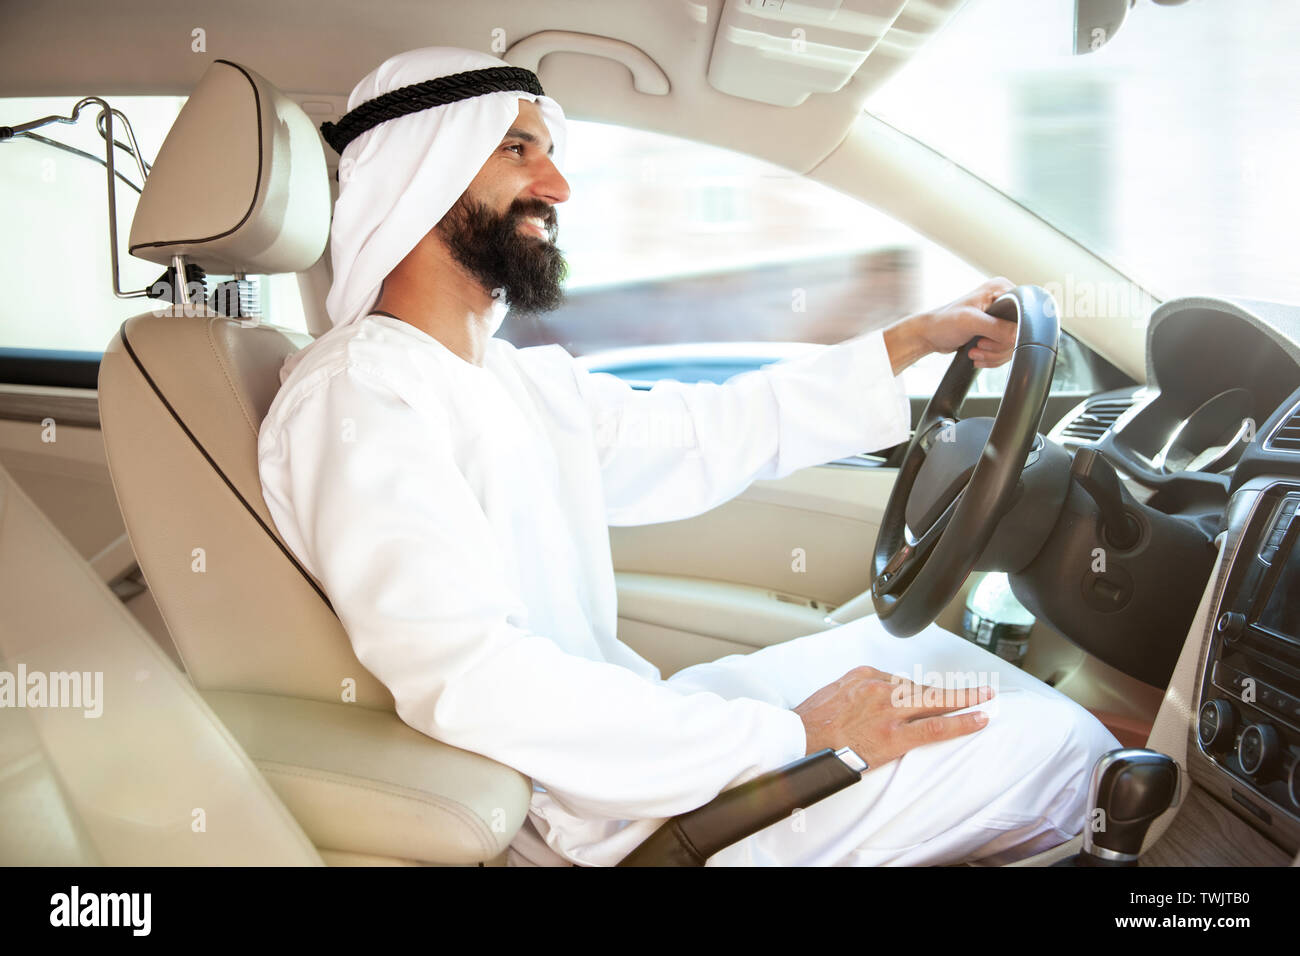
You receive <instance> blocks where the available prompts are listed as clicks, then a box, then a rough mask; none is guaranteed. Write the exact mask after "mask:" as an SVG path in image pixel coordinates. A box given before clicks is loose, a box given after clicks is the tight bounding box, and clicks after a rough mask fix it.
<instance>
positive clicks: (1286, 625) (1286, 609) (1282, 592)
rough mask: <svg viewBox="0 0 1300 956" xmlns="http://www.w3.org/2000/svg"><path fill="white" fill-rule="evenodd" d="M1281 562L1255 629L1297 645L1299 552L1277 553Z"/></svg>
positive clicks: (1299, 629)
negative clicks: (1270, 632) (1268, 632)
mask: <svg viewBox="0 0 1300 956" xmlns="http://www.w3.org/2000/svg"><path fill="white" fill-rule="evenodd" d="M1277 560H1281V561H1284V562H1285V563H1284V564H1283V565H1282V570H1281V573H1280V574H1278V576H1277V579H1276V580H1275V581H1274V582H1273V587H1272V590H1270V591H1269V594H1268V599H1267V600H1266V601H1265V602H1264V609H1263V610H1262V611H1260V612H1259V618H1258V620H1257V621H1256V626H1258V627H1261V628H1263V629H1264V630H1266V631H1272V632H1273V633H1274V634H1276V635H1277V636H1278V637H1285V638H1286V639H1288V640H1290V641H1292V642H1294V643H1296V644H1300V549H1297V548H1296V547H1294V546H1292V547H1290V548H1288V549H1287V550H1286V551H1283V552H1280V553H1279V554H1278V558H1277Z"/></svg>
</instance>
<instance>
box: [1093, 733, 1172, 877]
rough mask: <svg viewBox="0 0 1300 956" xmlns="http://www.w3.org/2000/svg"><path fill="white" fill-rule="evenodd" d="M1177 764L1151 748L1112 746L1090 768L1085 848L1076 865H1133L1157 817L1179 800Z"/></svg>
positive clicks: (1135, 863) (1135, 864)
mask: <svg viewBox="0 0 1300 956" xmlns="http://www.w3.org/2000/svg"><path fill="white" fill-rule="evenodd" d="M1178 792H1179V780H1178V764H1176V763H1174V760H1173V758H1172V757H1169V756H1167V755H1165V754H1162V753H1158V752H1157V751H1155V750H1143V749H1125V750H1112V751H1111V752H1110V753H1108V754H1103V755H1102V757H1101V758H1100V759H1099V760H1098V761H1097V764H1096V766H1094V767H1093V769H1092V783H1091V784H1090V785H1089V787H1088V804H1089V808H1090V809H1089V814H1088V820H1087V821H1086V822H1085V824H1084V829H1083V851H1082V852H1081V853H1080V854H1079V856H1078V859H1077V860H1075V861H1074V865H1075V866H1137V860H1138V854H1139V853H1141V852H1142V841H1143V840H1144V839H1146V835H1147V830H1148V829H1149V828H1150V826H1151V823H1152V821H1153V820H1155V818H1156V817H1158V816H1160V814H1162V813H1164V812H1165V811H1166V810H1168V809H1169V808H1170V807H1171V806H1173V805H1174V804H1175V803H1176V802H1177V801H1178Z"/></svg>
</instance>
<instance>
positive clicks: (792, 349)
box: [499, 121, 1086, 395]
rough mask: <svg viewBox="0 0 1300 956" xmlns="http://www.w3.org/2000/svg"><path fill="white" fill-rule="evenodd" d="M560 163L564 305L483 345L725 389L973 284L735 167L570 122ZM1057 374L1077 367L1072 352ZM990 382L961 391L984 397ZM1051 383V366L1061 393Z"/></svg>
mask: <svg viewBox="0 0 1300 956" xmlns="http://www.w3.org/2000/svg"><path fill="white" fill-rule="evenodd" d="M566 153H567V157H568V160H567V163H566V168H565V170H564V174H565V177H566V178H567V179H568V181H569V185H570V187H571V190H572V194H571V196H570V199H569V200H568V201H567V202H566V203H564V204H563V205H562V206H560V207H559V208H558V210H557V215H558V222H559V232H558V245H559V247H560V248H561V249H562V250H563V252H564V254H565V258H566V260H567V261H568V264H569V274H568V277H567V280H566V284H565V301H564V303H563V304H562V305H561V307H560V308H559V309H557V310H556V311H555V312H551V313H545V314H543V315H540V316H525V317H518V318H516V317H510V318H507V320H506V324H505V325H504V326H503V328H502V330H501V332H500V333H499V334H500V335H501V336H503V337H504V338H507V339H509V340H510V341H511V342H513V343H514V344H515V345H517V346H520V347H523V346H529V345H543V344H550V343H559V344H560V345H562V346H564V348H565V349H567V350H568V351H569V352H570V353H572V354H573V355H575V356H577V357H578V358H579V359H580V360H581V361H582V362H583V364H584V365H586V366H587V367H589V368H592V369H594V370H600V371H609V372H613V373H614V374H617V375H620V376H621V377H623V378H625V379H628V380H629V381H632V382H633V383H634V384H636V385H639V386H642V387H649V385H650V384H651V383H653V382H654V381H656V380H658V379H663V378H673V379H678V380H681V381H700V380H708V381H725V380H726V379H727V378H729V377H730V376H732V375H734V374H737V373H739V372H743V371H746V370H748V369H751V368H756V367H758V366H760V365H764V364H767V363H769V362H773V361H779V360H780V359H782V358H786V357H789V356H791V355H795V354H798V353H799V352H800V351H802V350H805V349H807V348H811V347H815V346H817V345H829V344H834V343H836V342H840V341H843V340H844V339H847V338H850V337H852V336H854V335H857V334H859V333H861V332H865V331H870V330H872V329H876V328H882V327H884V326H887V325H890V324H892V323H893V322H895V321H897V320H898V319H900V318H902V317H904V316H906V315H908V314H910V313H913V312H917V311H919V310H921V309H924V308H928V307H933V306H936V305H940V304H942V303H945V302H949V301H951V300H952V299H954V298H957V297H958V296H960V295H962V294H964V293H965V292H968V291H969V290H970V289H972V288H974V287H975V286H976V285H978V284H979V283H980V282H981V281H983V279H984V278H985V276H983V275H982V274H981V273H979V272H977V271H976V270H975V269H973V268H971V267H970V266H969V265H967V264H966V263H965V262H963V261H962V260H960V259H958V258H957V257H955V256H953V255H952V254H951V253H949V252H947V251H946V250H944V249H942V248H941V247H939V246H937V245H936V244H934V243H933V242H930V241H928V240H926V239H925V238H923V237H922V236H920V235H918V234H917V233H916V232H914V231H913V230H911V229H910V228H908V227H906V226H904V225H902V224H901V223H899V222H897V221H895V220H893V219H891V218H890V217H888V216H886V215H884V214H882V213H880V212H878V211H877V210H875V209H873V208H871V207H870V206H867V205H866V204H864V203H861V202H859V201H858V200H856V199H853V198H851V197H849V196H846V195H844V194H843V193H840V192H838V191H836V190H833V189H831V188H829V187H827V186H823V185H822V184H820V183H816V182H813V181H812V180H809V179H806V178H804V177H802V176H800V175H798V174H796V173H792V172H790V171H789V170H785V169H782V168H780V167H777V166H773V165H771V164H768V163H765V162H762V161H760V160H756V159H753V158H751V157H747V156H742V155H740V154H737V153H732V152H730V151H727V150H723V149H719V148H717V147H712V146H706V145H701V144H698V143H692V142H688V141H686V140H680V139H676V138H673V137H669V136H664V135H661V134H657V133H652V132H646V131H641V130H633V129H628V128H625V127H619V126H612V125H606V124H601V123H590V122H579V121H571V122H570V123H569V143H568V147H567V150H566ZM1071 354H1074V353H1071ZM948 360H949V359H948V357H947V356H931V357H930V360H929V361H927V362H922V363H918V365H916V366H914V367H913V368H912V369H909V370H907V372H906V373H905V379H904V380H905V382H906V383H907V384H908V386H909V390H910V391H913V392H914V393H915V394H918V395H921V394H924V395H929V394H931V393H932V392H933V390H934V386H935V385H937V384H938V381H939V377H940V376H941V375H942V373H943V370H944V369H945V368H947V364H948ZM1065 364H1067V363H1062V365H1065ZM1069 364H1070V367H1071V369H1073V368H1075V366H1076V365H1077V367H1078V368H1079V369H1083V370H1084V371H1086V363H1085V362H1083V361H1082V354H1081V353H1079V354H1078V355H1077V356H1076V357H1075V360H1073V361H1072V363H1069ZM998 373H1003V374H1004V373H1005V370H1004V369H998V370H990V372H988V373H984V374H982V375H981V376H980V379H979V380H978V382H977V385H976V389H977V390H988V391H990V392H1000V390H1001V387H1002V383H1001V382H1000V381H997V380H996V375H997V374H998ZM1070 375H1074V376H1075V377H1077V375H1076V373H1075V372H1073V371H1072V372H1070ZM1066 377H1067V376H1066V373H1065V370H1064V369H1063V368H1059V367H1058V379H1059V380H1060V381H1061V383H1062V385H1064V383H1065V381H1066ZM1070 387H1074V384H1073V381H1071V385H1070ZM1080 387H1084V388H1086V385H1083V386H1080Z"/></svg>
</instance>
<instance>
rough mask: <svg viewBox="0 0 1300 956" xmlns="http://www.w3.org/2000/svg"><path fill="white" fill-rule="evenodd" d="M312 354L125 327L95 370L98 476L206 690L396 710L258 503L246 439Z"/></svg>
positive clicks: (153, 322)
mask: <svg viewBox="0 0 1300 956" xmlns="http://www.w3.org/2000/svg"><path fill="white" fill-rule="evenodd" d="M309 341H310V338H309V337H308V336H306V335H302V334H299V333H293V332H288V331H286V330H283V329H279V328H275V327H273V326H259V325H254V326H248V327H246V326H245V325H243V324H241V321H240V320H238V319H230V318H225V317H222V316H219V315H215V314H204V315H199V316H170V315H163V316H155V315H141V316H136V317H135V318H133V319H129V320H127V322H125V323H124V324H123V326H122V328H121V330H120V331H119V333H118V335H117V336H116V337H115V338H114V340H113V341H112V343H111V344H110V345H109V347H108V349H107V350H106V351H105V353H104V359H103V363H102V365H101V367H100V378H99V402H100V420H101V422H102V427H103V432H104V442H105V447H106V450H107V456H108V465H109V470H110V471H111V473H112V476H113V486H114V488H115V489H116V491H117V496H118V502H119V504H120V506H121V508H122V516H123V520H124V521H125V523H126V527H127V530H128V532H129V533H130V537H131V543H132V546H133V547H134V548H135V552H136V557H137V560H138V561H139V562H140V567H141V569H142V570H143V571H144V576H145V580H146V581H147V582H148V584H149V587H150V590H151V591H152V592H153V596H154V599H155V600H156V601H157V602H158V607H159V610H160V612H161V614H162V617H163V620H164V621H165V622H166V624H167V628H168V630H169V631H170V632H171V635H172V639H173V640H174V641H175V643H176V648H177V651H178V652H179V653H180V656H181V659H182V660H183V661H184V663H185V667H186V669H187V670H188V671H189V673H190V677H191V678H192V679H193V681H194V683H195V684H196V685H197V686H199V687H200V688H203V689H205V690H239V691H255V692H258V693H268V694H284V695H287V696H291V697H305V698H310V699H315V700H322V701H332V702H338V701H340V700H341V699H344V692H345V691H353V690H354V691H355V697H356V702H357V703H360V704H362V705H363V706H370V707H381V708H387V709H392V707H393V701H392V695H391V694H389V692H388V690H387V688H385V687H384V686H383V685H382V684H381V683H379V682H378V681H377V680H376V679H375V678H374V677H372V676H371V674H370V673H369V672H368V671H367V670H365V668H364V667H362V666H361V664H360V662H359V661H358V660H357V659H356V655H355V654H354V653H353V652H352V646H351V644H350V642H349V641H348V637H347V633H346V632H345V631H344V629H343V626H342V624H341V623H340V622H339V619H338V617H337V616H335V614H334V612H333V610H332V608H331V607H330V605H329V601H328V599H327V596H326V595H325V594H324V592H323V591H322V589H321V588H320V585H319V583H318V582H317V581H316V580H315V579H314V578H313V577H312V576H311V575H310V574H309V573H308V572H307V571H306V570H305V569H304V568H303V567H302V566H301V565H300V564H299V563H298V561H297V559H296V558H295V557H294V556H293V554H292V552H290V551H289V549H288V548H287V547H286V546H285V544H284V542H283V540H282V539H281V538H280V534H279V532H278V531H277V530H276V528H275V523H274V521H273V520H272V519H271V515H270V513H269V512H268V510H267V507H266V502H265V501H264V500H263V498H262V486H261V480H260V478H259V477H258V470H257V433H258V429H259V428H260V426H261V422H262V418H263V417H264V416H265V414H266V411H267V409H268V408H269V407H270V404H271V401H272V399H273V398H274V397H275V393H276V390H277V389H278V388H279V384H280V381H279V369H280V365H281V364H282V363H283V361H284V359H285V357H286V356H287V355H289V354H290V353H291V352H292V351H294V350H295V349H297V348H300V347H302V346H303V345H305V344H307V343H308V342H309Z"/></svg>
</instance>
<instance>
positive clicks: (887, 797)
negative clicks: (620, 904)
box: [669, 615, 1120, 866]
mask: <svg viewBox="0 0 1300 956" xmlns="http://www.w3.org/2000/svg"><path fill="white" fill-rule="evenodd" d="M863 664H866V665H869V666H871V667H875V668H877V669H878V670H882V671H886V672H889V673H894V674H899V675H901V676H903V677H906V678H908V679H910V680H913V681H916V682H918V683H926V684H941V685H943V686H945V687H963V686H971V687H974V686H979V685H980V684H989V685H991V686H993V687H994V688H995V689H996V691H997V694H996V696H995V697H994V698H992V699H991V700H989V701H987V702H985V703H984V704H981V705H979V707H978V708H977V709H979V710H985V711H988V713H989V722H988V724H986V725H985V726H984V727H983V729H981V730H977V731H976V732H974V733H973V734H970V735H967V736H964V737H958V738H956V739H954V740H946V741H941V742H939V743H933V744H926V745H924V746H921V747H917V748H915V749H913V750H911V751H908V752H907V753H906V754H904V755H903V756H902V757H901V758H900V759H898V760H895V761H893V762H892V763H888V764H885V765H883V766H881V767H878V768H876V769H874V770H870V771H868V772H867V773H866V774H864V775H863V777H862V779H861V780H860V781H858V782H857V783H855V784H853V785H852V786H850V787H847V788H846V789H844V790H841V791H840V792H839V793H836V794H834V795H833V796H831V797H828V798H827V799H825V800H822V801H821V802H819V803H815V804H813V805H812V806H810V807H807V808H806V809H804V810H803V811H802V812H800V813H796V814H795V815H794V816H792V817H790V818H789V819H786V820H783V821H781V822H780V823H776V824H773V825H772V826H770V827H768V828H767V829H765V830H762V831H760V832H759V833H756V834H754V835H753V836H751V837H749V838H748V839H745V840H742V841H741V842H739V843H737V844H734V845H732V846H730V847H728V848H727V849H725V850H723V851H722V852H721V853H718V854H716V855H715V856H713V857H711V858H710V859H709V865H710V866H831V865H839V866H884V865H895V866H908V865H924V864H942V863H958V862H962V861H979V862H980V863H984V864H989V865H994V864H1002V863H1009V862H1011V861H1013V860H1017V859H1021V858H1023V857H1026V856H1031V855H1033V854H1035V853H1039V852H1041V851H1043V850H1046V849H1049V848H1051V847H1053V846H1057V845H1059V844H1061V843H1064V842H1065V841H1067V840H1069V839H1070V838H1071V837H1073V836H1074V835H1076V834H1078V833H1079V832H1081V831H1082V829H1083V824H1084V818H1085V816H1086V813H1087V809H1088V808H1087V806H1086V803H1087V798H1088V781H1089V777H1090V774H1091V772H1092V767H1093V764H1094V763H1095V762H1096V760H1097V758H1098V757H1100V756H1101V755H1102V754H1104V753H1106V752H1107V751H1109V750H1114V749H1116V748H1117V747H1119V746H1120V744H1119V741H1117V740H1116V739H1115V737H1114V736H1113V735H1112V734H1111V733H1110V731H1108V730H1106V728H1105V727H1104V726H1102V724H1101V723H1100V722H1099V721H1098V720H1097V719H1096V718H1095V717H1093V716H1092V715H1091V714H1089V713H1088V712H1087V711H1086V710H1084V709H1083V708H1082V707H1080V706H1079V705H1078V704H1076V703H1075V702H1074V701H1072V700H1071V699H1070V698H1068V697H1066V696H1065V695H1064V694H1062V693H1060V692H1059V691H1057V690H1054V689H1053V688H1051V687H1048V686H1047V685H1046V684H1044V683H1043V682H1042V681H1040V680H1038V679H1037V678H1035V677H1032V676H1031V675H1029V674H1027V673H1025V672H1024V671H1022V670H1020V669H1019V668H1018V667H1015V666H1014V665H1012V664H1009V663H1007V662H1006V661H1004V660H1002V659H1001V658H998V657H995V656H994V655H992V654H990V653H989V652H988V651H985V650H984V649H982V648H980V647H978V646H976V645H975V644H972V643H971V642H970V641H967V640H964V639H962V638H961V637H958V636H957V635H955V634H951V633H949V632H948V631H945V630H943V629H942V628H940V627H938V626H937V625H931V626H930V627H928V628H926V629H925V630H924V631H922V632H920V633H919V634H917V635H916V636H914V637H911V638H897V637H894V636H892V635H891V634H889V633H888V632H887V631H885V629H884V627H883V626H882V625H881V624H880V621H879V620H878V619H877V618H876V617H875V616H874V615H872V616H870V617H866V618H860V619H859V620H857V621H853V622H850V623H848V624H844V625H841V626H840V627H837V628H834V629H832V630H830V631H824V632H819V633H816V634H810V635H808V636H806V637H801V638H796V639H794V640H791V641H786V642H784V643H781V644H775V645H772V646H770V647H766V648H763V649H761V650H758V651H755V652H753V653H751V654H737V655H732V656H730V657H724V658H721V659H720V660H717V661H713V662H710V663H707V664H698V665H696V666H694V667H688V668H686V669H684V670H682V671H679V672H678V673H677V674H674V675H673V676H672V677H671V678H669V680H670V681H671V682H672V683H673V684H680V685H685V686H687V687H690V688H692V689H699V690H709V691H713V692H714V693H716V694H720V695H721V696H723V697H726V698H728V699H730V698H734V697H756V698H759V699H761V700H765V701H768V702H769V703H773V704H776V705H778V706H782V707H786V708H792V707H795V706H797V705H798V704H800V703H802V702H803V701H804V700H806V699H807V698H808V697H809V696H811V695H812V694H813V693H814V692H815V691H817V690H818V689H819V688H821V687H824V686H825V685H827V684H829V683H831V682H832V681H834V680H837V679H838V678H840V677H842V676H843V675H844V674H845V673H846V672H847V671H850V670H852V669H853V668H855V667H858V666H861V665H863ZM972 709H974V708H972Z"/></svg>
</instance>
